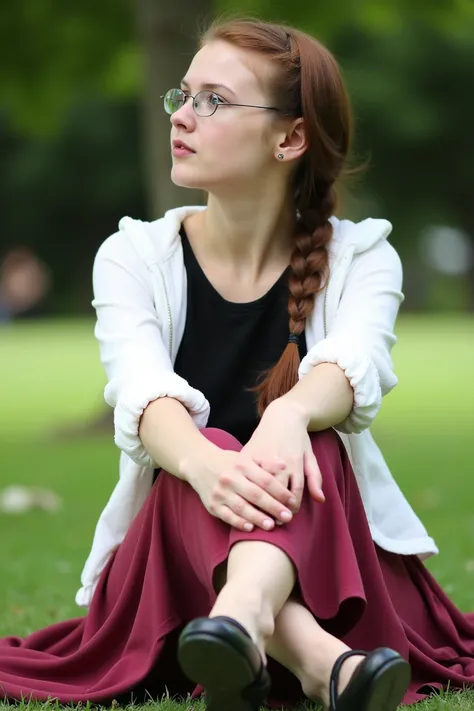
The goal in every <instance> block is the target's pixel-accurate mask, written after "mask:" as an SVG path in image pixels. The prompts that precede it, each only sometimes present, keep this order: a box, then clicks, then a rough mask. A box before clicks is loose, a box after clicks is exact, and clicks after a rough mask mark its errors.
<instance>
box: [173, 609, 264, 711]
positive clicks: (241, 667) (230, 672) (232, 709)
mask: <svg viewBox="0 0 474 711" xmlns="http://www.w3.org/2000/svg"><path fill="white" fill-rule="evenodd" d="M178 661H179V663H180V665H181V668H182V670H183V672H184V673H185V674H186V676H187V677H188V678H189V679H191V681H193V682H194V683H196V684H200V685H201V686H203V687H204V690H205V700H206V707H207V709H208V711H258V709H259V707H260V706H261V705H262V704H263V702H264V700H265V697H266V696H267V694H268V691H269V689H270V677H269V675H268V672H267V670H266V669H265V667H264V665H263V661H262V657H261V655H260V652H259V650H258V648H257V647H256V645H255V644H254V642H253V641H252V639H251V638H250V635H249V634H248V632H247V631H246V630H245V629H244V627H242V625H240V624H239V623H238V622H236V621H235V620H233V619H232V618H230V617H212V618H208V617H199V618H197V619H195V620H193V621H192V622H190V623H189V624H188V625H186V627H185V628H184V630H183V631H182V632H181V635H180V637H179V643H178Z"/></svg>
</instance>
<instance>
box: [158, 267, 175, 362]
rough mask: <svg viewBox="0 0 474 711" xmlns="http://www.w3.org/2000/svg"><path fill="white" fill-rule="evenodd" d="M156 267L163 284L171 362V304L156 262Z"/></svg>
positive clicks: (161, 273) (171, 358)
mask: <svg viewBox="0 0 474 711" xmlns="http://www.w3.org/2000/svg"><path fill="white" fill-rule="evenodd" d="M156 268H157V269H158V271H159V273H160V277H161V281H162V284H163V291H164V292H165V301H166V314H167V318H168V351H169V356H170V360H171V362H173V320H172V318H171V306H170V300H169V298H168V289H167V288H166V281H165V277H164V274H163V272H162V271H161V269H160V267H159V266H158V264H157V265H156Z"/></svg>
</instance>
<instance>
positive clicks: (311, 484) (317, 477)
mask: <svg viewBox="0 0 474 711" xmlns="http://www.w3.org/2000/svg"><path fill="white" fill-rule="evenodd" d="M304 472H305V475H306V480H307V484H308V491H309V493H310V494H311V496H312V498H313V499H314V500H315V501H319V502H320V503H322V502H323V501H325V500H326V499H325V496H324V493H323V490H322V482H323V477H322V474H321V470H320V468H319V464H318V461H317V459H316V457H315V456H314V453H313V450H311V451H307V452H305V455H304Z"/></svg>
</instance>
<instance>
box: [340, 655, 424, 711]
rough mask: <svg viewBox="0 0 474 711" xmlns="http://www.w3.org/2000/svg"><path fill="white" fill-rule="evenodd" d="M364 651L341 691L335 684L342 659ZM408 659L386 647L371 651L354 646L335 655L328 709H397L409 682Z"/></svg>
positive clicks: (385, 710) (364, 710)
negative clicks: (340, 691) (357, 648)
mask: <svg viewBox="0 0 474 711" xmlns="http://www.w3.org/2000/svg"><path fill="white" fill-rule="evenodd" d="M358 655H364V656H365V659H364V660H363V661H362V662H361V663H360V664H359V666H358V667H357V669H356V670H355V672H354V674H353V675H352V678H351V680H350V681H349V683H348V684H347V686H346V688H345V689H344V691H343V692H342V693H341V694H338V691H337V687H338V681H339V673H340V671H341V667H342V665H343V663H344V662H345V661H346V659H348V658H349V657H354V656H358ZM410 677H411V671H410V665H409V664H408V662H407V661H406V660H405V659H403V657H401V656H400V655H399V654H397V652H394V651H393V649H389V648H388V647H381V648H380V649H375V650H374V651H373V652H370V653H367V652H360V651H357V650H355V649H353V650H351V651H350V652H345V653H344V654H341V656H340V657H339V658H338V659H337V661H336V663H335V664H334V667H333V669H332V672H331V681H330V686H329V698H330V707H329V711H396V709H397V708H398V706H399V704H400V703H401V701H402V699H403V697H404V695H405V692H406V690H407V688H408V685H409V683H410Z"/></svg>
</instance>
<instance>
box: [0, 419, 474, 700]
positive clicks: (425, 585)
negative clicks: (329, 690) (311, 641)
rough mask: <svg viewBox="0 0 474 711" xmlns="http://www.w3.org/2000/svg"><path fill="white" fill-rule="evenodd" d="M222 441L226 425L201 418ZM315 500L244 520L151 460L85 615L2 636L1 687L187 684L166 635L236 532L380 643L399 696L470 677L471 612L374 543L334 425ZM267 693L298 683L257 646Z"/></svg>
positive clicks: (199, 605)
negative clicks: (135, 508) (283, 513)
mask: <svg viewBox="0 0 474 711" xmlns="http://www.w3.org/2000/svg"><path fill="white" fill-rule="evenodd" d="M206 433H207V436H208V437H209V438H210V439H212V441H213V442H215V443H216V444H218V445H219V446H221V447H224V448H227V449H239V448H240V445H239V444H238V442H237V440H235V439H234V438H233V437H232V436H231V435H228V434H226V433H225V432H222V431H220V430H215V429H208V430H206ZM312 441H313V449H314V452H315V454H316V457H317V459H318V462H319V465H320V468H321V471H322V474H323V479H324V491H325V495H326V502H325V503H324V504H317V503H315V502H314V501H312V500H311V498H310V497H309V496H308V495H307V494H305V496H304V499H303V503H302V507H301V509H300V511H299V512H298V514H297V515H296V516H295V517H294V519H293V521H292V522H291V523H290V524H286V525H284V526H281V527H277V528H276V529H275V530H273V531H270V532H265V531H254V532H252V533H243V532H240V531H237V530H235V529H232V528H230V527H229V526H227V525H226V524H224V523H223V522H221V521H220V520H218V519H216V518H214V517H212V516H211V515H210V514H209V513H208V512H207V511H206V509H205V508H204V506H203V505H202V503H201V501H200V499H199V497H198V496H197V494H196V493H195V492H194V490H193V489H192V488H191V487H190V486H189V485H188V484H186V483H184V482H182V481H180V480H179V479H177V478H175V477H173V476H171V475H169V474H167V473H166V472H161V473H160V475H159V476H158V479H157V481H156V483H155V484H154V486H153V488H152V491H151V492H150V495H149V496H148V499H147V500H146V502H145V504H144V505H143V508H142V510H141V511H140V513H139V514H138V516H137V517H136V518H135V520H134V522H133V524H132V526H131V528H130V530H129V531H128V533H127V536H126V538H125V540H124V541H123V543H122V544H121V545H120V547H119V548H118V549H117V551H116V553H115V554H114V556H113V557H112V558H111V560H110V561H109V563H108V565H107V567H106V569H105V570H104V572H103V574H102V576H101V578H100V581H99V584H98V587H97V589H96V592H95V595H94V598H93V600H92V604H91V607H90V610H89V612H88V614H87V616H86V617H81V618H78V619H73V620H68V621H65V622H60V623H58V624H55V625H52V626H51V627H47V628H45V629H43V630H40V631H38V632H35V633H33V634H31V635H29V636H28V637H26V638H25V639H21V638H17V637H7V638H5V639H2V640H0V688H1V689H2V690H3V695H4V697H6V698H7V699H21V698H22V697H29V698H32V699H36V700H46V699H48V698H54V699H57V700H58V701H59V702H62V703H68V702H74V703H77V702H79V701H82V702H85V701H90V702H100V703H103V704H107V703H109V702H111V701H112V700H114V699H116V700H117V701H118V702H119V703H123V702H128V701H130V700H135V701H140V700H142V699H145V698H148V699H149V698H150V696H151V697H153V698H160V697H161V696H162V695H163V694H164V693H166V692H168V693H170V694H171V695H183V696H186V695H188V694H191V693H193V692H194V693H196V690H195V689H194V687H193V685H192V684H191V683H190V682H189V681H188V680H187V679H186V678H185V677H184V676H183V674H182V673H181V672H180V669H179V667H178V664H177V662H176V643H177V637H178V635H179V632H180V630H181V629H182V628H183V626H184V625H185V624H186V623H187V622H188V621H189V620H191V619H193V618H194V617H198V616H206V615H208V614H209V611H210V609H211V607H212V605H213V603H214V601H215V598H216V595H215V592H214V588H213V573H214V570H215V568H216V566H218V565H219V564H220V563H222V562H223V561H224V560H225V559H226V558H227V556H228V553H229V549H230V547H231V546H232V545H233V544H234V543H235V542H236V541H240V540H262V541H268V542H269V543H273V544H274V545H276V546H278V547H279V548H281V549H282V550H284V551H285V552H286V554H287V555H288V556H289V557H290V558H291V560H292V561H293V563H294V565H295V566H296V569H297V571H298V582H299V593H298V594H300V595H301V596H302V599H303V601H304V603H305V605H306V606H307V607H308V608H309V609H310V610H311V612H312V613H313V615H314V616H315V618H316V619H317V620H318V622H319V623H320V624H321V625H322V626H323V627H324V628H325V629H326V630H328V631H329V632H331V633H332V634H334V635H336V636H338V637H340V638H342V639H343V640H344V641H345V642H346V643H347V644H348V645H350V646H351V647H357V648H358V649H361V648H362V649H366V650H371V649H374V648H375V647H378V646H387V647H391V648H393V649H395V650H397V651H398V652H399V653H400V654H402V655H403V656H404V657H405V658H406V659H409V661H410V663H411V666H412V683H411V685H410V689H409V691H408V692H407V694H406V696H405V699H404V702H405V703H406V704H410V703H414V702H416V701H419V700H421V699H422V698H424V697H425V696H426V695H427V694H429V693H430V692H433V691H434V690H436V689H440V688H441V687H445V686H447V685H448V684H449V686H450V688H451V689H453V688H463V687H464V686H467V685H471V684H474V614H471V615H464V614H462V613H461V612H460V611H459V610H458V609H457V608H456V607H455V606H454V605H453V603H452V602H451V601H450V600H449V598H448V597H447V596H446V595H445V594H444V592H443V591H442V589H441V588H440V587H439V585H438V584H437V583H436V581H435V580H434V578H433V577H432V575H431V574H430V573H429V572H428V571H427V569H426V568H425V567H424V566H423V564H422V563H421V562H420V561H419V560H418V558H416V557H412V556H400V555H394V554H391V553H387V552H386V551H384V550H381V549H380V548H378V547H377V546H375V545H374V543H373V541H372V539H371V536H370V532H369V528H368V525H367V519H366V516H365V512H364V508H363V505H362V501H361V498H360V494H359V490H358V487H357V483H356V480H355V477H354V474H353V472H352V469H351V466H350V463H349V460H348V457H347V455H346V452H345V449H344V446H343V444H342V443H341V441H340V439H339V438H338V436H337V435H336V433H335V432H334V431H333V430H328V431H325V432H320V433H317V434H315V435H313V436H312ZM269 670H270V673H271V676H272V678H273V689H272V698H271V699H270V701H271V702H272V701H273V702H278V703H281V704H285V705H290V706H291V705H294V704H296V703H298V702H299V701H301V700H302V698H303V695H302V692H301V687H300V685H299V683H298V682H297V680H296V679H295V677H294V676H292V674H291V673H290V672H288V671H287V670H286V669H283V668H282V667H280V665H279V664H277V663H276V662H274V661H273V660H271V659H270V660H269Z"/></svg>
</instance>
